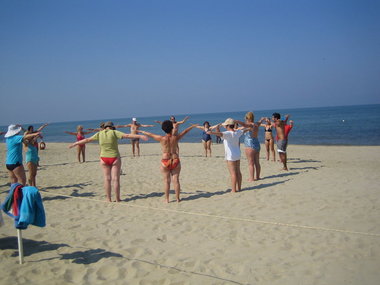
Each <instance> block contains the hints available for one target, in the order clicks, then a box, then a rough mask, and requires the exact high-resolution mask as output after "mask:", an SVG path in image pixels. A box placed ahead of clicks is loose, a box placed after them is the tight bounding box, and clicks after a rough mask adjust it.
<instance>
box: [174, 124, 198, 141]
mask: <svg viewBox="0 0 380 285" xmlns="http://www.w3.org/2000/svg"><path fill="white" fill-rule="evenodd" d="M197 126H198V124H193V125H191V126H190V127H188V128H186V129H184V130H183V131H182V132H181V133H180V134H179V135H178V140H180V139H182V137H183V136H184V135H186V134H187V133H188V132H190V131H191V129H193V128H195V127H197Z"/></svg>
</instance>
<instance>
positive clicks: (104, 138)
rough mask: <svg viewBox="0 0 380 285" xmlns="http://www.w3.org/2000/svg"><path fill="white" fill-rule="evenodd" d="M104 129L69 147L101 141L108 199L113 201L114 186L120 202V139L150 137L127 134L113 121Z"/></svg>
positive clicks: (102, 164)
mask: <svg viewBox="0 0 380 285" xmlns="http://www.w3.org/2000/svg"><path fill="white" fill-rule="evenodd" d="M103 126H104V129H103V130H101V131H100V132H97V133H96V134H94V135H93V136H92V137H90V138H87V139H83V140H80V141H77V142H75V143H73V144H71V145H70V146H69V147H70V148H72V147H75V146H78V145H80V144H86V143H89V142H92V141H99V146H100V165H101V166H102V170H103V175H104V190H105V192H106V200H107V201H108V202H111V201H112V200H111V188H112V186H113V189H114V192H115V195H116V202H120V201H121V198H120V169H121V158H120V152H119V147H118V140H119V139H123V138H124V139H142V140H144V141H147V140H148V137H146V136H143V135H137V134H126V133H123V132H120V131H117V130H115V127H114V124H113V122H106V123H104V125H103Z"/></svg>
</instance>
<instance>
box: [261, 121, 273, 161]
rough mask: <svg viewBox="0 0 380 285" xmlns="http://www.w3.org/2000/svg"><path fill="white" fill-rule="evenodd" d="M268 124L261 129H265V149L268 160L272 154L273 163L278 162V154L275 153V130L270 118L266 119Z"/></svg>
mask: <svg viewBox="0 0 380 285" xmlns="http://www.w3.org/2000/svg"><path fill="white" fill-rule="evenodd" d="M265 121H266V124H261V127H264V128H265V148H266V155H267V160H269V159H270V153H272V156H273V161H276V152H275V151H274V137H273V128H274V124H272V123H271V121H270V119H269V118H265Z"/></svg>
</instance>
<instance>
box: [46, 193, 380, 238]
mask: <svg viewBox="0 0 380 285" xmlns="http://www.w3.org/2000/svg"><path fill="white" fill-rule="evenodd" d="M43 192H44V193H46V194H49V195H56V196H62V197H68V198H73V199H81V200H86V201H92V202H100V203H107V204H108V203H109V202H107V201H101V200H97V199H91V198H85V197H75V196H70V195H64V194H58V193H49V192H47V191H43ZM112 205H123V206H127V207H134V208H141V209H148V210H155V211H164V212H172V213H178V214H186V215H192V216H201V217H210V218H218V219H224V220H232V221H242V222H250V223H257V224H265V225H272V226H281V227H289V228H298V229H307V230H318V231H327V232H337V233H345V234H356V235H362V236H370V237H380V234H375V233H366V232H358V231H350V230H341V229H333V228H324V227H312V226H303V225H296V224H287V223H280V222H271V221H261V220H255V219H249V218H239V217H227V216H221V215H212V214H204V213H196V212H187V211H178V210H174V209H165V208H157V207H148V206H141V205H132V204H131V203H112Z"/></svg>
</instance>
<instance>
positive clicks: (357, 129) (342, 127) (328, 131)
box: [0, 104, 380, 145]
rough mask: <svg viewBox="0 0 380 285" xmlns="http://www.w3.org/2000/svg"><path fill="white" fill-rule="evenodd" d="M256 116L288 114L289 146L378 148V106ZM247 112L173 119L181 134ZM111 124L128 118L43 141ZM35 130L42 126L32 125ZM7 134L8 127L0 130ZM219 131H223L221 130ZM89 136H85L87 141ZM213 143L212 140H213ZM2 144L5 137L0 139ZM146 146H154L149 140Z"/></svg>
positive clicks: (48, 133) (55, 132)
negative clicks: (290, 122)
mask: <svg viewBox="0 0 380 285" xmlns="http://www.w3.org/2000/svg"><path fill="white" fill-rule="evenodd" d="M252 111H253V112H254V114H255V120H258V119H260V118H261V117H271V116H272V114H273V113H274V112H278V113H280V114H281V116H282V117H284V116H285V115H286V114H290V119H289V120H293V121H294V127H293V130H292V131H291V132H290V135H289V143H291V144H305V145H380V125H379V124H377V122H378V121H379V119H380V104H375V105H357V106H341V107H320V108H298V109H282V110H252ZM246 112H247V111H241V112H223V113H205V114H182V115H181V114H179V115H176V114H174V116H175V117H176V119H177V121H180V120H182V119H183V118H184V117H185V116H186V115H188V116H190V119H189V120H188V121H187V123H185V124H184V125H181V127H180V130H183V129H184V128H186V127H187V126H189V124H191V123H199V124H203V122H204V121H209V122H210V124H211V125H214V124H217V123H220V122H224V120H225V119H226V118H234V119H238V120H242V121H243V120H244V115H245V113H246ZM170 115H172V114H168V115H167V116H157V117H140V118H138V122H139V123H141V124H153V125H155V126H154V127H149V128H143V129H144V130H146V131H148V132H152V133H156V134H163V131H162V130H161V128H160V125H158V124H156V123H154V120H159V121H163V120H166V119H168V118H169V116H170ZM107 120H109V121H113V122H114V123H115V124H129V123H130V122H131V118H109V119H103V120H91V121H75V122H61V123H51V124H49V126H47V127H46V128H45V129H44V130H43V136H44V141H45V142H46V143H48V142H66V143H69V142H74V141H75V137H74V136H72V135H68V134H65V133H64V131H71V132H75V130H76V126H77V125H83V126H84V128H97V127H99V124H100V122H101V121H107ZM28 125H33V126H34V127H35V128H38V127H39V126H40V125H41V124H38V123H31V124H25V125H24V127H25V128H26V127H27V126H28ZM0 128H1V130H3V131H6V129H7V126H2V127H0ZM120 130H121V131H123V132H127V133H128V132H129V129H127V128H124V129H120ZM221 130H224V129H223V128H221ZM201 134H202V131H201V130H199V129H193V130H192V131H190V132H189V133H188V134H187V135H186V136H185V137H184V138H183V139H182V141H183V142H200V141H201ZM88 136H91V135H87V136H86V137H88ZM213 139H214V141H215V137H213ZM259 140H260V142H261V143H263V142H264V128H262V130H260V132H259ZM2 141H4V137H2ZM148 142H153V140H152V139H149V141H148ZM120 143H129V140H121V141H120Z"/></svg>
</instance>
